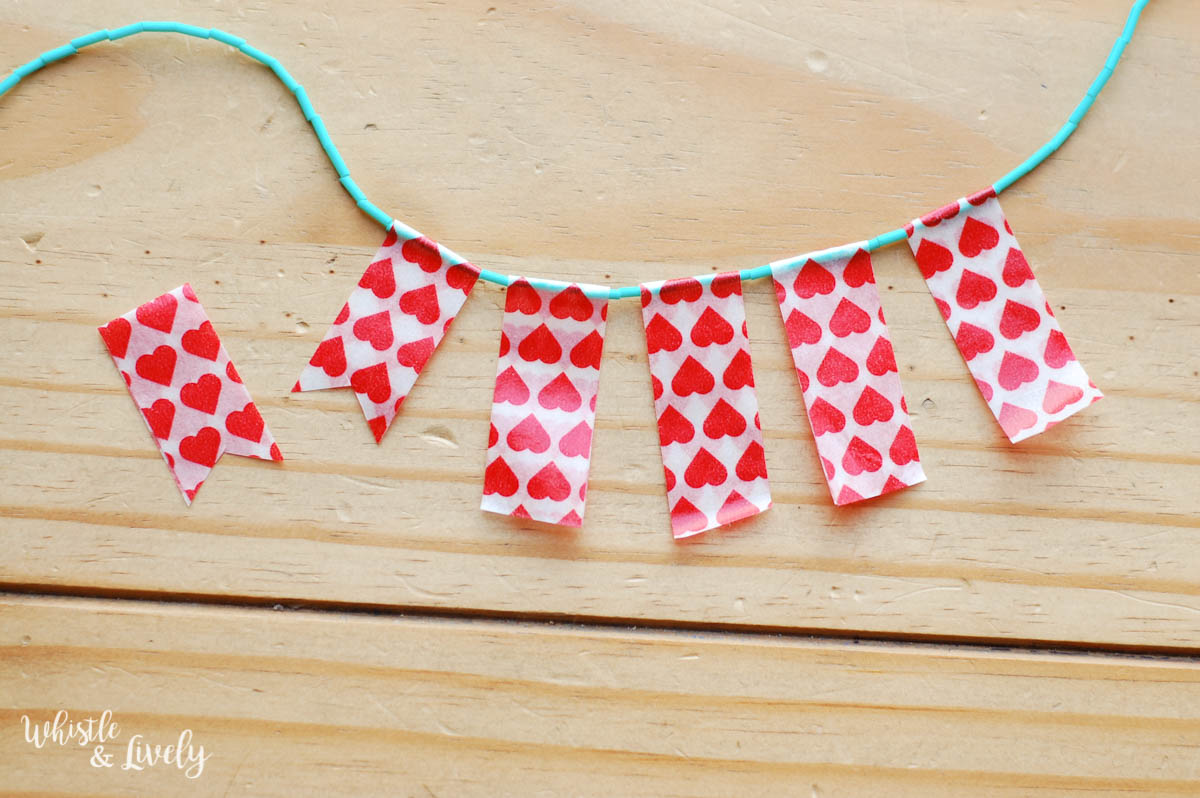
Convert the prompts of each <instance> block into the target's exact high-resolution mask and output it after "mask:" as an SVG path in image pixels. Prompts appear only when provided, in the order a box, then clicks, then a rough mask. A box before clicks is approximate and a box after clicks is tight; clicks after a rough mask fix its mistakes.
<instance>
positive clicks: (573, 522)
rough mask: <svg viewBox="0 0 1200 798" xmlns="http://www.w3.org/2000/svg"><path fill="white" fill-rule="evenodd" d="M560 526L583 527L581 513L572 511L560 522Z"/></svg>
mask: <svg viewBox="0 0 1200 798" xmlns="http://www.w3.org/2000/svg"><path fill="white" fill-rule="evenodd" d="M558 525H559V526H583V519H582V518H580V517H579V513H577V512H575V511H574V510H571V511H570V512H569V513H567V514H566V515H564V516H563V517H562V518H560V519H559V520H558Z"/></svg>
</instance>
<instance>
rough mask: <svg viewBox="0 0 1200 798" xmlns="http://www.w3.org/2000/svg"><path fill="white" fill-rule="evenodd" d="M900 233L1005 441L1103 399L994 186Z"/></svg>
mask: <svg viewBox="0 0 1200 798" xmlns="http://www.w3.org/2000/svg"><path fill="white" fill-rule="evenodd" d="M907 232H908V245H909V246H910V247H911V248H912V251H913V255H914V257H915V258H916V260H917V266H918V267H919V268H920V270H921V275H922V276H923V277H924V278H925V282H926V284H927V285H928V286H929V292H930V293H931V294H933V298H934V301H935V302H937V306H938V309H939V310H940V311H941V313H942V318H943V319H945V320H946V326H947V327H949V328H950V334H951V335H952V336H954V342H955V343H956V344H958V351H959V352H961V353H962V356H963V359H964V360H966V361H967V367H968V368H970V370H971V374H972V376H974V377H975V382H976V384H977V385H978V386H979V390H980V392H981V393H982V394H983V398H984V399H986V400H987V403H988V407H989V408H991V411H992V413H993V414H995V416H996V419H997V420H998V421H999V422H1000V427H1001V428H1002V429H1003V430H1004V434H1005V435H1007V436H1008V439H1009V440H1010V441H1012V442H1013V443H1016V442H1017V441H1022V440H1024V439H1026V438H1028V437H1030V436H1031V435H1036V434H1038V433H1039V432H1043V431H1045V430H1047V429H1049V428H1050V427H1052V426H1054V425H1055V424H1057V423H1058V422H1059V421H1062V420H1063V419H1064V418H1066V417H1067V416H1070V415H1072V414H1073V413H1077V412H1078V411H1080V410H1082V409H1083V408H1085V407H1087V406H1088V405H1090V404H1091V403H1092V402H1095V401H1096V400H1098V399H1100V397H1101V396H1102V394H1101V393H1100V391H1099V389H1097V388H1096V386H1095V385H1094V384H1093V383H1092V381H1091V380H1089V379H1088V376H1087V374H1086V373H1084V370H1083V366H1081V365H1080V364H1079V361H1077V360H1076V359H1075V355H1074V353H1073V352H1072V351H1071V347H1070V345H1069V344H1068V343H1067V338H1066V336H1064V335H1063V332H1062V328H1060V327H1059V326H1058V320H1057V319H1055V317H1054V311H1053V310H1051V309H1050V303H1048V302H1047V301H1046V295H1045V294H1043V293H1042V288H1041V286H1040V285H1038V281H1037V280H1036V279H1035V278H1034V276H1033V271H1032V270H1031V269H1030V268H1029V263H1028V261H1026V260H1025V256H1024V254H1022V252H1021V248H1020V247H1019V246H1018V245H1017V239H1016V237H1015V236H1014V235H1013V232H1012V228H1011V227H1009V224H1008V220H1007V219H1005V218H1004V211H1003V210H1001V208H1000V202H999V200H997V199H996V195H995V192H994V191H993V190H992V189H987V190H985V191H981V192H979V193H978V194H974V195H972V196H971V197H968V198H965V199H961V200H959V201H958V202H955V203H951V204H950V205H947V206H945V207H944V208H941V209H939V210H937V211H934V212H933V213H931V214H929V215H927V216H923V217H921V218H920V219H914V220H913V222H912V223H911V224H910V225H909V226H908V227H907Z"/></svg>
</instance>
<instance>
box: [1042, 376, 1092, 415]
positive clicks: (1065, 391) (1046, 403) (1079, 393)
mask: <svg viewBox="0 0 1200 798" xmlns="http://www.w3.org/2000/svg"><path fill="white" fill-rule="evenodd" d="M1082 398H1083V389H1082V388H1080V387H1078V386H1076V385H1063V384H1062V383H1061V382H1056V381H1055V380H1050V383H1049V384H1048V385H1047V386H1046V396H1045V398H1043V399H1042V409H1043V410H1045V411H1046V412H1047V413H1049V414H1050V415H1054V414H1055V413H1057V412H1059V411H1060V410H1062V409H1063V408H1064V407H1066V406H1067V405H1073V404H1075V403H1076V402H1078V401H1079V400H1080V399H1082Z"/></svg>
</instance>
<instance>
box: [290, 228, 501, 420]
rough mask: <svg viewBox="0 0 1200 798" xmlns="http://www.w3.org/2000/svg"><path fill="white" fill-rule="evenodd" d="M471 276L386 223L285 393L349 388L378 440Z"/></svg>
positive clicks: (430, 245) (465, 266) (475, 273)
mask: <svg viewBox="0 0 1200 798" xmlns="http://www.w3.org/2000/svg"><path fill="white" fill-rule="evenodd" d="M478 277H479V269H477V268H476V267H475V266H473V265H471V264H470V263H466V262H462V263H455V262H452V261H449V260H447V259H445V258H444V257H443V256H442V252H441V250H440V248H439V247H438V245H437V244H436V243H434V242H433V241H431V240H429V239H428V238H409V239H407V240H402V239H401V238H400V237H399V236H398V235H397V232H396V230H395V228H394V227H393V228H392V229H391V230H389V231H388V233H387V237H386V238H384V240H383V245H382V246H381V247H380V248H379V251H378V252H376V253H375V257H374V258H373V259H372V260H371V263H370V265H369V266H367V270H366V271H365V272H363V275H362V277H361V278H359V281H358V285H357V287H355V289H354V291H353V293H351V294H350V299H349V301H347V302H346V304H345V305H344V306H343V307H342V310H341V312H340V313H339V314H338V316H337V318H336V319H334V322H333V324H332V326H330V328H329V331H328V332H327V333H326V334H325V338H324V340H322V341H321V343H320V344H319V345H318V346H317V351H316V352H315V353H314V354H313V356H312V358H311V359H310V360H309V362H308V365H307V366H305V368H304V371H303V373H301V375H300V379H299V380H297V381H296V385H295V387H294V388H292V390H293V391H319V390H323V389H325V388H353V389H354V391H355V393H356V394H357V396H358V403H359V405H361V406H362V410H363V415H365V416H366V418H367V423H368V425H370V427H371V432H372V434H373V435H374V436H375V442H376V443H378V442H379V441H381V440H382V439H383V435H384V433H385V432H387V430H388V427H389V426H390V425H391V423H392V419H393V418H395V416H396V413H397V412H398V411H399V410H400V405H401V404H402V403H403V402H404V398H405V397H406V396H408V392H409V391H410V390H412V387H413V384H414V383H416V381H417V377H418V375H420V373H421V370H422V369H423V368H425V364H426V363H427V362H428V361H429V358H430V357H432V355H433V353H434V350H436V349H437V347H438V344H440V343H441V342H442V338H443V337H444V336H445V334H446V331H447V330H448V329H449V328H450V323H451V322H452V321H454V317H455V316H456V315H457V314H458V311H459V310H460V309H461V308H462V306H463V303H464V302H466V300H467V296H468V295H469V294H470V293H471V289H472V288H473V287H474V285H475V281H476V279H477V278H478Z"/></svg>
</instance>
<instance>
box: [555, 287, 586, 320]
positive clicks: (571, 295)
mask: <svg viewBox="0 0 1200 798" xmlns="http://www.w3.org/2000/svg"><path fill="white" fill-rule="evenodd" d="M595 310H596V309H595V307H593V306H592V300H590V299H588V298H587V296H586V295H585V294H584V293H583V289H581V288H580V287H579V286H577V285H569V286H567V287H566V288H564V289H563V290H562V291H560V292H559V293H557V294H556V295H555V296H554V298H553V299H551V300H550V315H551V316H553V317H554V318H556V319H565V318H568V317H570V318H572V319H575V321H587V320H588V319H590V318H591V317H592V313H594V312H595Z"/></svg>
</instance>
